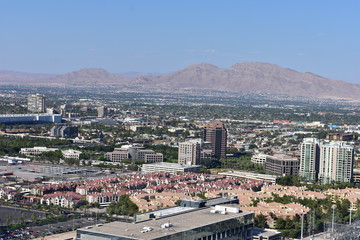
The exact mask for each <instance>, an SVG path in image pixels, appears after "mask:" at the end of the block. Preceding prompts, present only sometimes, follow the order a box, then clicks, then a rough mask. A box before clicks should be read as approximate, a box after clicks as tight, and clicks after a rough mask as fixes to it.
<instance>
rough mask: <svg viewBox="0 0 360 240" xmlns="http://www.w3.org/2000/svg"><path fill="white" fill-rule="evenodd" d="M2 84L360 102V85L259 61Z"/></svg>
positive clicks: (12, 78) (17, 75)
mask: <svg viewBox="0 0 360 240" xmlns="http://www.w3.org/2000/svg"><path fill="white" fill-rule="evenodd" d="M0 84H2V85H5V84H6V85H34V86H37V85H38V86H61V87H76V86H82V87H86V86H95V87H96V86H114V87H122V86H126V87H142V88H159V89H206V90H221V91H231V92H241V93H270V94H284V95H288V96H304V97H320V98H332V99H339V98H344V99H354V100H359V99H360V95H359V92H360V84H353V83H348V82H344V81H337V80H331V79H328V78H325V77H321V76H318V75H316V74H313V73H308V72H306V73H301V72H297V71H295V70H292V69H288V68H282V67H280V66H277V65H274V64H269V63H259V62H245V63H237V64H235V65H233V66H231V67H230V68H228V69H222V68H219V67H217V66H214V65H211V64H208V63H200V64H195V65H190V66H188V67H186V68H184V69H182V70H179V71H176V72H173V73H170V74H164V75H138V74H124V75H119V74H113V73H110V72H108V71H106V70H104V69H101V68H87V69H81V70H78V71H75V72H70V73H66V74H61V75H50V74H29V73H21V72H13V71H0Z"/></svg>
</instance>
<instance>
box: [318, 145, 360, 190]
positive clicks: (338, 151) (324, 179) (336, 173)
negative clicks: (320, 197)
mask: <svg viewBox="0 0 360 240" xmlns="http://www.w3.org/2000/svg"><path fill="white" fill-rule="evenodd" d="M353 163H354V147H353V146H351V145H347V143H346V142H330V143H324V144H321V145H320V163H319V180H320V183H321V184H328V183H331V182H351V181H352V173H353Z"/></svg>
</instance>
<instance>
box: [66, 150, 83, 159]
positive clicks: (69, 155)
mask: <svg viewBox="0 0 360 240" xmlns="http://www.w3.org/2000/svg"><path fill="white" fill-rule="evenodd" d="M61 153H62V155H63V157H64V158H66V159H79V158H80V156H81V154H82V152H80V151H77V150H72V149H69V150H63V151H61Z"/></svg>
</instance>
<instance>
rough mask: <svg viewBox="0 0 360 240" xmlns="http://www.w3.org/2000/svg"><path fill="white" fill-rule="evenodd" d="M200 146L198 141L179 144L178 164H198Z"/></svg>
mask: <svg viewBox="0 0 360 240" xmlns="http://www.w3.org/2000/svg"><path fill="white" fill-rule="evenodd" d="M200 151H201V145H200V143H199V141H188V142H181V143H179V152H178V163H179V164H183V165H198V164H200Z"/></svg>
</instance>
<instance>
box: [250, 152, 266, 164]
mask: <svg viewBox="0 0 360 240" xmlns="http://www.w3.org/2000/svg"><path fill="white" fill-rule="evenodd" d="M267 156H268V155H266V154H264V153H257V154H254V155H253V156H252V157H251V162H252V163H255V164H261V165H264V164H265V161H266V157H267Z"/></svg>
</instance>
